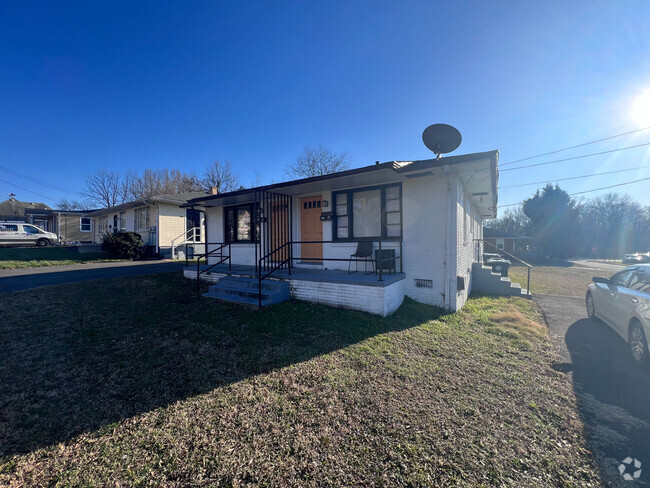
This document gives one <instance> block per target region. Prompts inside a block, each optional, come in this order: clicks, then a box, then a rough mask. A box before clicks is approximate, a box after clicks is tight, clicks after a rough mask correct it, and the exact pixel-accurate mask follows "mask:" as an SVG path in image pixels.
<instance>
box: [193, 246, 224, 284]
mask: <svg viewBox="0 0 650 488" xmlns="http://www.w3.org/2000/svg"><path fill="white" fill-rule="evenodd" d="M209 245H212V246H214V245H216V246H218V247H216V248H214V249H213V250H212V251H208V246H209ZM226 247H228V255H226V256H224V255H223V250H224V249H225V248H226ZM205 251H206V252H205V253H202V254H195V256H197V259H196V290H197V291H201V280H200V276H201V275H202V274H203V273H205V272H207V271H209V270H211V269H212V268H214V267H215V266H218V265H220V264H222V263H225V262H226V261H228V272H229V273H230V272H232V260H231V259H230V256H231V255H232V248H231V247H230V242H206V243H205ZM217 251H218V252H219V256H218V257H219V258H220V259H219V261H218V262H216V263H214V264H211V265H210V266H208V267H207V268H205V269H201V258H205V262H206V264H207V263H208V256H210V255H211V254H213V253H216V252H217ZM186 260H187V254H186Z"/></svg>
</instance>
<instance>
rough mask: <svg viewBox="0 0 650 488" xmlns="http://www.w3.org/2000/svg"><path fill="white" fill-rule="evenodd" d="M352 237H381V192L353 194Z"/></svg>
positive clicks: (372, 191) (371, 191) (357, 192)
mask: <svg viewBox="0 0 650 488" xmlns="http://www.w3.org/2000/svg"><path fill="white" fill-rule="evenodd" d="M352 235H353V236H354V237H375V236H380V235H381V192H380V191H379V190H369V191H356V192H353V193H352Z"/></svg>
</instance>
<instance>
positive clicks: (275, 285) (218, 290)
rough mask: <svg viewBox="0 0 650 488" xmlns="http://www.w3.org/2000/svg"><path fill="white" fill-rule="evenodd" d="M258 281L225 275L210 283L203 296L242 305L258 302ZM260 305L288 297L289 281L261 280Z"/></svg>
mask: <svg viewBox="0 0 650 488" xmlns="http://www.w3.org/2000/svg"><path fill="white" fill-rule="evenodd" d="M258 287H259V282H258V280H257V279H254V278H242V277H236V276H226V277H223V278H221V279H220V280H219V283H217V284H216V285H212V286H211V287H210V289H209V291H208V293H206V294H204V295H203V296H205V297H208V298H216V299H219V300H224V301H228V302H233V303H241V304H244V305H254V306H257V305H258V304H259V298H260V292H259V288H258ZM261 297H262V306H264V305H273V304H276V303H281V302H284V301H286V300H288V299H289V283H287V282H284V281H272V280H264V281H263V282H262V290H261Z"/></svg>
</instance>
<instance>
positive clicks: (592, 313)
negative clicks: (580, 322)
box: [586, 293, 596, 319]
mask: <svg viewBox="0 0 650 488" xmlns="http://www.w3.org/2000/svg"><path fill="white" fill-rule="evenodd" d="M586 306H587V317H589V318H590V319H596V306H595V305H594V297H593V296H592V295H591V293H587V300H586Z"/></svg>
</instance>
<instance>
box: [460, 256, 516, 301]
mask: <svg viewBox="0 0 650 488" xmlns="http://www.w3.org/2000/svg"><path fill="white" fill-rule="evenodd" d="M472 273H473V276H472V280H473V283H472V288H473V289H474V290H476V291H480V292H483V293H489V294H492V295H514V296H522V295H523V292H522V289H521V285H520V284H519V283H513V282H512V280H511V279H510V278H508V277H507V276H501V274H500V273H493V272H492V268H491V267H490V266H485V265H483V264H482V263H474V264H473V265H472Z"/></svg>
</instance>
